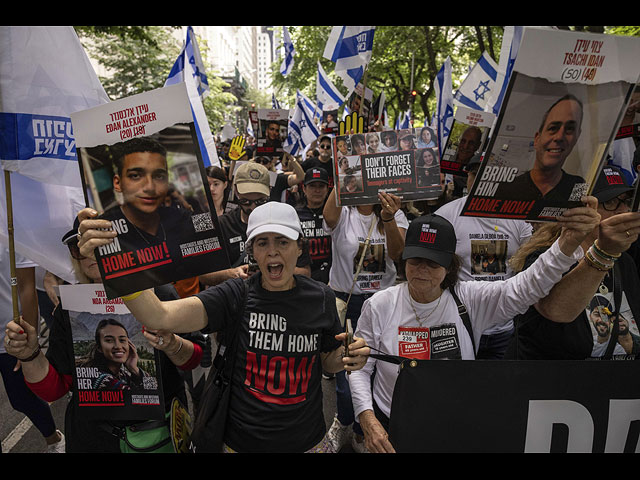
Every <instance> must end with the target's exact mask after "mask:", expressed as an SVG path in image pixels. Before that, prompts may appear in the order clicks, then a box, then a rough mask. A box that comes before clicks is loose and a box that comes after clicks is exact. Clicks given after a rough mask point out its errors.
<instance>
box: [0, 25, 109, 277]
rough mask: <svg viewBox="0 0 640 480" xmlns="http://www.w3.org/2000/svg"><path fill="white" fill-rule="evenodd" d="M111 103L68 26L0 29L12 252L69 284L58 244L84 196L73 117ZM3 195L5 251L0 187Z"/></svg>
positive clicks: (2, 143)
mask: <svg viewBox="0 0 640 480" xmlns="http://www.w3.org/2000/svg"><path fill="white" fill-rule="evenodd" d="M61 52H62V53H61ZM109 101H110V100H109V97H108V95H107V94H106V93H105V91H104V89H103V87H102V85H101V83H100V80H99V79H98V76H97V75H96V73H95V71H94V69H93V67H92V66H91V63H90V62H89V58H88V57H87V55H86V53H85V51H84V49H83V47H82V45H81V44H80V41H79V39H78V37H77V35H76V33H75V30H74V29H73V27H67V26H59V27H11V26H3V27H0V125H1V126H0V130H1V132H2V133H1V135H0V160H1V161H2V165H3V168H4V169H5V170H10V171H12V172H13V173H12V174H11V177H10V178H11V192H12V195H11V198H12V204H13V208H12V211H13V224H14V244H15V250H16V252H17V253H18V254H20V255H22V256H25V257H27V258H29V259H30V260H31V261H33V262H35V263H37V264H38V265H40V266H41V267H43V268H45V269H46V270H48V271H50V272H52V273H54V274H55V275H57V276H59V277H61V278H63V279H64V280H66V281H68V282H72V283H73V282H75V275H74V274H73V270H72V267H71V262H70V260H69V251H68V250H67V248H66V247H65V246H64V245H63V244H62V242H61V239H62V236H63V235H64V234H65V233H66V232H67V231H69V230H70V229H71V228H72V226H73V222H74V220H75V217H76V215H77V213H78V211H79V210H80V209H82V208H83V207H84V206H85V198H84V192H83V189H82V181H81V179H80V169H79V167H78V159H77V156H76V148H75V137H74V134H73V130H72V127H71V119H70V115H71V114H72V113H74V112H77V111H80V110H86V109H89V108H92V107H96V106H98V105H102V104H104V103H108V102H109ZM0 191H1V193H0V195H1V199H0V205H1V209H0V242H2V243H3V244H5V245H7V244H8V234H7V205H6V200H5V187H4V181H0Z"/></svg>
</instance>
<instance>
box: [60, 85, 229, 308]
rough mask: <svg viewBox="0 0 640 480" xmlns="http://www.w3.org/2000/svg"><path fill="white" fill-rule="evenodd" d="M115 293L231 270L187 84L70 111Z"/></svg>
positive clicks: (104, 267)
mask: <svg viewBox="0 0 640 480" xmlns="http://www.w3.org/2000/svg"><path fill="white" fill-rule="evenodd" d="M71 121H72V123H73V127H74V132H75V136H76V145H77V151H78V159H79V164H80V170H81V175H82V180H83V185H84V188H85V199H86V202H87V205H88V206H90V207H92V208H94V209H95V210H97V211H98V212H99V213H100V218H103V219H107V220H110V221H111V222H112V226H113V229H114V230H115V231H116V232H117V234H118V235H117V237H115V239H114V241H113V243H111V244H109V245H106V246H102V247H99V248H96V250H95V254H96V259H97V260H98V265H99V268H100V273H101V275H102V281H103V284H104V287H105V290H106V292H107V297H108V298H115V297H119V296H123V295H127V294H130V293H133V292H137V291H140V290H143V289H146V288H151V287H155V286H158V285H164V284H167V283H171V282H174V281H178V280H183V279H187V278H192V277H195V276H198V275H200V274H204V273H208V272H213V271H217V270H222V269H225V268H228V266H229V260H228V257H227V253H226V251H224V249H223V247H222V245H224V241H223V239H222V233H221V230H220V228H219V224H218V219H217V216H216V215H212V214H211V212H215V209H214V208H213V201H212V199H211V192H210V190H209V188H208V181H207V179H206V175H205V172H204V167H203V164H202V156H201V152H200V148H199V145H198V140H197V136H196V134H195V126H194V123H193V117H192V114H191V108H190V104H189V99H188V96H187V92H186V89H185V86H184V84H177V85H174V86H171V87H165V88H161V89H158V90H153V91H151V92H146V93H143V94H140V95H135V96H132V97H128V98H125V99H122V100H118V101H116V102H112V103H109V104H106V105H102V106H99V107H96V108H93V109H90V110H84V111H81V112H77V113H74V114H72V115H71Z"/></svg>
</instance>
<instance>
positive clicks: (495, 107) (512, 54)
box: [485, 26, 523, 115]
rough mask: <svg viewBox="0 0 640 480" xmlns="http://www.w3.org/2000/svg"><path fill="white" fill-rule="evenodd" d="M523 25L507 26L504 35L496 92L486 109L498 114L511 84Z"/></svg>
mask: <svg viewBox="0 0 640 480" xmlns="http://www.w3.org/2000/svg"><path fill="white" fill-rule="evenodd" d="M522 32H523V27H520V26H513V27H512V26H507V27H505V29H504V35H503V37H502V47H501V49H500V60H499V62H498V72H497V76H496V89H495V91H494V92H495V94H494V95H493V96H492V97H491V100H490V101H489V104H488V105H487V106H486V108H485V110H486V111H489V112H493V113H494V114H495V115H498V113H499V112H500V107H501V105H502V100H503V98H504V94H505V92H506V90H507V85H508V84H509V78H510V77H511V72H512V71H513V64H514V63H515V61H516V57H517V56H518V50H519V49H520V41H521V40H522Z"/></svg>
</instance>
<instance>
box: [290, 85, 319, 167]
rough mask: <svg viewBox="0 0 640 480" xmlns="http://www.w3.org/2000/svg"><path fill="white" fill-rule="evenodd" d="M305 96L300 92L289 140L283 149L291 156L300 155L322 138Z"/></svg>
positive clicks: (292, 118)
mask: <svg viewBox="0 0 640 480" xmlns="http://www.w3.org/2000/svg"><path fill="white" fill-rule="evenodd" d="M302 97H303V95H302V94H301V92H300V91H298V95H297V102H296V108H295V111H294V112H293V115H292V116H291V118H289V127H288V131H287V139H286V140H285V141H284V144H283V145H282V148H283V149H284V151H286V152H288V153H289V154H291V155H299V154H300V153H301V152H302V151H303V150H304V149H305V147H307V146H308V145H309V144H310V143H311V142H313V141H314V140H316V139H317V138H318V137H319V136H320V132H319V131H318V129H317V128H316V126H315V124H314V123H313V113H312V112H311V111H310V110H309V109H308V108H307V106H306V105H305V102H304V100H303V98H302Z"/></svg>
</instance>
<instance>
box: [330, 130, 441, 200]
mask: <svg viewBox="0 0 640 480" xmlns="http://www.w3.org/2000/svg"><path fill="white" fill-rule="evenodd" d="M419 135H420V129H418V128H415V129H414V128H408V129H403V130H394V131H384V132H368V133H363V134H353V135H343V136H340V137H334V138H333V159H334V175H333V177H334V182H335V188H336V192H337V200H338V205H339V206H344V205H367V204H375V203H378V202H379V199H378V192H381V191H382V192H389V193H393V194H394V195H397V196H399V197H400V198H402V199H403V201H409V200H421V199H435V198H438V197H439V196H440V195H441V194H442V185H441V183H440V161H439V157H438V146H437V145H435V147H429V148H418V144H419V143H418V142H419Z"/></svg>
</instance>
